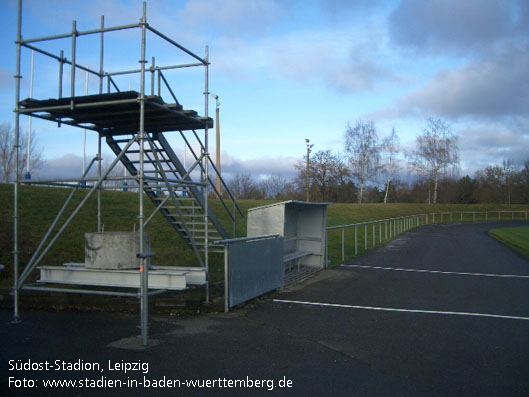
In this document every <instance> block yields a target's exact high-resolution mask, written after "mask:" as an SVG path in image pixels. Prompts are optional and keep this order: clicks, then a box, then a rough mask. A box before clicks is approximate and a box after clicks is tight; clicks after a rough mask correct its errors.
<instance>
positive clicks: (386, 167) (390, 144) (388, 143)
mask: <svg viewBox="0 0 529 397" xmlns="http://www.w3.org/2000/svg"><path fill="white" fill-rule="evenodd" d="M380 154H381V157H382V164H381V167H380V168H381V170H382V172H383V174H384V175H385V179H386V192H385V193H384V203H387V201H388V192H389V185H390V183H391V178H392V176H393V175H394V174H395V173H396V172H397V171H398V170H399V168H400V167H399V164H398V162H397V156H398V154H399V137H398V135H397V132H396V131H395V128H392V129H391V135H390V136H387V137H385V138H384V139H383V140H382V144H381V145H380Z"/></svg>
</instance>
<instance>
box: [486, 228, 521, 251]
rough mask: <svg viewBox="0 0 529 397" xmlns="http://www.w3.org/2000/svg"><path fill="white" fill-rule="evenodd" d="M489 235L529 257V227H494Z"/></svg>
mask: <svg viewBox="0 0 529 397" xmlns="http://www.w3.org/2000/svg"><path fill="white" fill-rule="evenodd" d="M489 235H490V236H492V237H494V238H495V239H496V240H498V241H500V242H502V243H503V244H505V245H506V246H508V247H510V248H512V249H513V250H515V251H518V252H519V253H521V254H522V255H523V256H525V257H526V258H529V227H515V228H508V229H494V230H490V231H489Z"/></svg>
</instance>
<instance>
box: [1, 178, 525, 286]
mask: <svg viewBox="0 0 529 397" xmlns="http://www.w3.org/2000/svg"><path fill="white" fill-rule="evenodd" d="M69 193H70V189H64V188H49V187H36V186H31V187H29V186H20V196H19V230H20V232H19V241H20V244H19V250H20V264H21V268H23V267H24V265H25V264H26V263H27V262H28V261H29V259H30V258H31V255H32V253H33V251H34V250H35V248H36V247H37V245H38V243H39V242H40V239H41V238H42V237H43V236H44V234H45V232H46V230H47V229H48V227H49V225H50V224H51V222H52V221H53V219H54V218H55V216H56V214H57V212H58V211H59V209H60V208H61V206H62V204H63V203H64V201H65V200H66V198H67V196H68V195H69ZM85 194H86V192H83V191H81V192H78V193H77V195H76V197H75V198H74V200H73V201H72V203H71V204H70V207H69V210H67V211H66V213H65V214H64V215H63V218H62V219H66V217H67V216H68V215H69V214H70V213H71V212H72V211H73V209H74V208H75V206H76V205H77V204H78V203H79V202H80V201H81V200H82V198H83V197H84V195H85ZM101 196H102V223H103V225H104V230H105V231H133V230H134V228H135V227H136V228H137V225H138V222H137V215H138V194H137V193H131V192H128V193H124V192H112V191H103V192H102V193H101ZM269 203H271V201H264V200H241V201H239V205H240V207H241V209H242V211H243V213H244V214H245V215H246V213H247V211H248V208H252V207H256V206H260V205H264V204H269ZM210 206H211V207H212V208H213V210H214V212H215V214H216V216H217V217H218V219H219V221H220V223H221V224H222V225H223V227H224V228H225V230H226V231H229V232H230V231H231V230H232V225H231V223H230V218H229V216H228V214H226V213H225V212H224V210H223V208H221V204H220V203H219V202H218V201H217V200H211V201H210ZM153 209H154V206H153V204H152V203H151V202H150V200H148V199H146V200H145V213H146V214H149V213H150V212H151V211H152V210H153ZM494 210H504V211H517V210H522V211H527V210H529V206H528V205H525V206H524V205H512V206H498V205H428V204H361V205H360V204H332V205H331V206H329V211H328V221H327V225H328V226H335V225H344V224H352V223H358V222H366V221H372V220H378V219H385V218H390V217H396V216H403V215H412V214H421V213H422V214H424V213H432V212H441V211H442V212H455V211H494ZM458 220H459V218H458V219H454V221H458ZM464 220H465V221H470V220H472V216H471V215H470V214H466V215H465V219H464ZM479 220H480V219H479ZM439 221H440V218H437V220H436V223H437V222H439ZM444 221H445V222H446V221H449V218H448V217H446V216H445V218H444ZM96 229H97V200H96V196H95V195H94V197H93V198H91V199H90V200H89V201H88V203H87V205H86V206H85V207H84V208H83V210H82V211H81V212H80V213H79V215H78V216H77V217H76V219H75V220H74V221H73V222H72V224H71V225H70V226H69V227H68V228H67V229H66V232H65V233H64V235H63V236H62V237H61V238H60V239H59V240H58V241H57V243H56V244H55V246H54V247H53V248H52V249H51V250H50V252H49V253H48V254H47V256H46V257H45V259H44V261H43V264H46V265H61V264H63V263H65V262H83V261H84V233H86V232H93V231H96ZM146 231H147V232H148V233H150V234H151V250H152V251H153V252H154V253H155V254H156V257H155V258H154V259H153V262H152V263H153V265H180V266H193V265H197V261H196V258H195V257H194V254H193V252H192V251H191V249H189V248H188V247H187V245H186V244H185V243H184V242H183V241H182V240H181V239H180V238H179V237H178V235H176V233H174V231H173V229H172V227H171V226H170V224H169V223H168V222H167V221H166V220H165V219H164V218H163V217H162V216H161V215H156V216H155V217H154V219H153V221H152V222H151V223H150V224H149V226H148V227H147V229H146ZM362 232H363V231H359V234H362ZM378 233H379V230H378V229H377V245H378ZM245 235H246V223H245V220H240V218H239V221H238V224H237V236H238V237H242V236H245ZM341 238H342V237H341V231H340V230H338V231H333V232H330V233H329V259H330V260H331V263H332V264H333V265H334V264H337V263H338V261H339V260H340V258H341ZM353 238H354V230H353V229H348V230H347V231H346V233H345V239H346V256H347V257H351V256H352V255H354V242H353V240H352V239H353ZM363 244H364V243H363V240H361V241H359V246H360V247H359V248H361V247H363ZM368 246H369V248H372V246H373V245H372V233H371V229H369V233H368ZM12 250H13V186H12V185H5V184H0V264H4V265H5V266H6V270H5V271H3V272H1V273H0V280H2V284H3V285H6V284H9V283H10V279H11V278H12ZM362 252H363V250H362V249H359V254H361V253H362ZM210 264H211V266H210V275H211V280H212V281H213V282H215V281H219V280H221V279H222V277H223V268H222V266H223V258H222V256H221V255H220V254H212V255H211V257H210ZM35 277H36V274H35Z"/></svg>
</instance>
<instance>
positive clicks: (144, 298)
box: [13, 0, 243, 344]
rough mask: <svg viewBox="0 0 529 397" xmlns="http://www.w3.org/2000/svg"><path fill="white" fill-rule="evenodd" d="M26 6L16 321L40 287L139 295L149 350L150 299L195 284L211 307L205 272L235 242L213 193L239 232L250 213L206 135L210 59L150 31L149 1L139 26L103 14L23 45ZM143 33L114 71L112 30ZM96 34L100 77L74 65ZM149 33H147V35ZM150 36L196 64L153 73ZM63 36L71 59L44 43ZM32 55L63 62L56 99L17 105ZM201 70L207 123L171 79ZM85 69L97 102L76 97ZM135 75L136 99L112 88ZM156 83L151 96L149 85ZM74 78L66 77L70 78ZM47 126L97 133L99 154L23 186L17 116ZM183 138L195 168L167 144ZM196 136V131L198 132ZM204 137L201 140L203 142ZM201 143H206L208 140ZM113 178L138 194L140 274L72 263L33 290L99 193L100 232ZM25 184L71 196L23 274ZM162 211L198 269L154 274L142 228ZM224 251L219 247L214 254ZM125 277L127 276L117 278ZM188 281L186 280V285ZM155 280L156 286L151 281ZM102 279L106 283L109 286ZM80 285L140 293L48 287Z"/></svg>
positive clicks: (19, 46) (18, 111) (18, 110)
mask: <svg viewBox="0 0 529 397" xmlns="http://www.w3.org/2000/svg"><path fill="white" fill-rule="evenodd" d="M21 22H22V1H21V0H19V1H18V21H17V40H16V54H17V55H16V74H15V81H16V91H15V128H14V129H15V164H16V167H17V169H16V174H15V175H16V176H15V181H14V214H13V215H14V249H13V265H14V286H13V290H14V321H19V294H20V291H21V290H23V289H39V290H45V291H58V290H59V291H65V292H76V293H79V292H81V293H93V294H108V295H118V296H137V297H138V298H139V299H140V308H141V337H142V341H143V344H147V343H148V299H149V296H150V295H154V294H158V293H162V292H165V291H167V290H171V289H173V290H175V289H176V290H178V289H182V288H185V287H186V285H188V284H204V285H205V287H206V300H209V288H208V281H209V277H208V270H209V254H210V252H212V250H214V249H215V247H214V246H213V245H212V242H213V241H215V240H221V239H225V238H227V237H228V234H227V232H226V231H225V230H224V229H223V227H222V226H221V224H220V223H219V221H218V219H217V217H216V216H215V214H214V213H213V212H212V210H211V208H210V206H209V204H208V198H209V197H208V196H209V195H210V193H211V192H212V194H213V195H214V196H216V198H218V199H219V201H220V202H221V204H222V207H223V208H224V210H226V212H227V213H228V214H229V216H230V217H231V219H232V221H233V226H234V232H235V224H236V218H237V216H238V214H239V215H240V216H241V217H242V216H243V214H242V212H241V210H240V208H239V206H238V205H237V203H236V202H235V199H234V197H233V196H232V195H231V193H230V192H229V190H228V188H227V186H226V184H225V183H224V180H222V178H221V176H220V174H219V173H218V172H217V169H216V168H215V165H214V164H213V162H212V160H211V158H210V155H209V146H208V130H209V129H210V128H212V126H213V121H212V119H211V118H210V117H209V116H208V97H209V95H210V94H209V81H208V78H209V77H208V76H209V56H208V48H207V47H206V51H205V56H204V57H201V56H198V55H196V54H195V53H193V52H191V51H190V50H188V49H186V48H185V47H183V46H181V45H180V44H178V43H177V42H176V41H174V40H173V39H171V38H169V37H168V36H166V35H164V34H163V33H161V32H160V31H158V30H156V29H155V28H154V27H152V26H151V25H149V24H148V22H147V16H146V4H145V3H143V13H142V17H141V19H140V20H139V22H138V23H134V24H130V25H124V26H114V27H106V26H105V23H104V17H101V25H100V28H98V29H92V30H86V31H81V30H77V27H76V21H73V23H72V31H71V32H68V33H65V34H60V35H55V36H48V37H40V38H33V39H23V38H22V23H21ZM129 29H139V30H140V31H141V42H140V43H139V44H140V50H141V58H140V60H139V64H140V68H139V69H133V70H121V71H108V70H106V69H105V65H104V59H103V58H104V44H105V35H108V34H111V33H112V32H116V31H122V30H129ZM93 35H99V38H100V48H99V50H100V53H99V70H92V69H90V68H89V67H86V66H82V65H79V64H78V63H76V53H77V52H78V48H77V46H78V38H79V37H81V36H93ZM148 35H149V36H148ZM150 35H154V36H156V37H157V38H159V39H161V40H162V41H164V42H166V43H168V44H169V45H170V46H171V47H172V49H173V50H174V51H176V52H180V53H181V54H182V53H183V54H185V56H186V57H189V58H190V59H191V60H192V61H191V62H190V63H185V64H177V65H163V66H162V65H156V64H155V59H154V58H152V63H151V65H150V66H148V65H147V60H146V42H147V38H148V37H150ZM59 39H67V40H71V52H70V58H68V57H66V56H65V55H64V51H63V50H61V51H60V53H59V54H54V53H52V52H51V51H49V50H44V49H42V48H40V47H38V46H37V45H39V44H41V43H43V42H50V41H54V40H59ZM23 49H29V50H32V51H34V52H37V53H40V54H42V55H44V56H45V57H48V58H51V59H52V60H55V61H56V62H57V66H58V80H57V81H58V84H57V92H58V96H57V97H56V98H52V99H35V98H27V99H24V100H21V98H20V91H21V87H20V85H21V84H20V80H21V78H22V75H21V52H22V50H23ZM65 66H66V67H67V68H69V72H70V75H69V76H67V75H66V73H65V70H64V69H65ZM194 67H202V68H203V69H204V91H203V95H204V114H203V116H200V115H198V114H197V112H195V111H193V110H186V109H184V108H183V107H182V106H181V105H180V103H179V102H178V100H177V98H176V96H175V94H174V92H173V90H172V88H171V87H170V85H169V83H168V80H167V78H166V76H165V75H164V72H167V71H169V70H176V69H181V68H194ZM79 70H82V71H85V72H87V73H89V74H91V75H93V76H96V77H97V79H98V81H99V92H98V93H97V94H95V95H79V93H77V92H76V91H75V79H76V71H79ZM122 75H137V76H138V78H139V86H140V89H139V92H138V91H133V90H130V89H129V90H128V91H121V90H120V88H119V87H118V85H117V84H116V82H115V77H116V76H122ZM149 77H150V92H149V91H147V90H146V85H147V83H148V79H149ZM64 79H69V83H70V84H69V85H70V92H69V93H68V95H67V96H63V80H64ZM67 81H68V80H67ZM162 90H163V91H164V92H165V93H167V92H168V93H169V98H170V101H169V102H166V101H165V100H164V96H163V95H162ZM21 115H26V116H31V117H36V118H40V119H43V120H47V121H49V122H52V123H56V124H57V125H58V126H59V127H60V126H61V125H63V124H64V125H69V126H74V127H79V128H82V129H88V130H92V131H95V132H96V133H97V134H98V155H97V156H96V157H95V158H94V159H92V161H91V162H90V163H89V165H88V167H87V168H86V170H85V171H84V174H83V175H82V176H81V177H79V178H73V179H60V180H59V179H47V180H43V179H41V180H20V179H19V174H20V172H19V169H18V167H19V161H18V157H19V155H20V153H19V135H20V127H19V125H20V116H21ZM169 131H176V132H178V133H179V134H180V136H181V137H182V138H183V141H184V142H185V145H186V146H187V150H189V151H190V153H191V154H192V155H193V157H194V159H195V161H194V163H193V164H191V165H190V166H187V167H186V166H185V165H184V163H185V162H184V163H182V162H181V161H180V159H179V157H178V156H177V154H176V153H175V151H174V150H173V148H172V147H171V145H170V144H169V142H168V140H167V138H166V136H165V133H166V132H169ZM197 131H198V132H197ZM202 134H203V135H202ZM201 138H202V139H201ZM102 141H105V142H106V143H107V144H108V146H109V147H110V149H111V150H112V151H113V152H114V153H115V155H116V158H115V159H114V160H113V162H112V163H111V165H110V166H109V168H108V169H106V170H105V171H104V172H103V171H102V166H101V146H102ZM193 142H194V144H195V145H197V144H198V145H199V147H200V152H199V153H198V152H195V151H194V150H193V145H192V143H193ZM119 162H121V164H123V166H124V167H125V169H126V170H127V176H122V177H116V176H110V172H111V171H112V169H113V168H114V167H115V166H116V164H118V163H119ZM95 165H97V171H98V172H97V177H93V178H89V177H87V175H88V173H89V170H90V169H91V168H92V167H93V166H95ZM198 171H199V172H200V180H198V181H194V180H193V179H192V176H191V175H192V173H193V172H195V173H198ZM211 171H213V174H214V177H213V178H215V177H216V178H218V179H220V181H221V183H222V184H223V185H224V190H225V192H226V193H227V197H228V199H226V200H225V199H224V198H223V197H221V194H220V192H219V191H218V190H217V188H216V187H215V181H214V179H213V178H212V175H211V174H212V172H211ZM106 180H119V181H124V182H125V181H131V182H133V183H136V184H137V188H138V200H139V207H138V221H139V229H138V233H139V241H140V242H139V246H140V247H142V248H141V249H140V252H138V253H137V257H138V258H139V260H140V266H139V269H136V270H123V271H107V272H106V273H101V272H100V273H97V272H96V271H94V270H93V269H86V268H84V267H83V266H82V265H79V264H71V265H70V266H59V267H50V266H49V267H46V266H42V267H41V268H40V271H41V273H40V275H41V280H40V283H38V284H36V285H28V284H27V283H26V281H27V280H28V277H29V276H30V274H31V273H32V272H33V271H34V270H35V269H36V268H37V266H38V265H39V264H40V263H41V262H42V260H43V259H44V257H45V255H46V253H47V252H48V251H49V250H50V248H51V247H52V246H53V245H54V243H55V242H56V241H57V239H58V238H59V237H60V236H61V235H62V234H63V233H64V231H65V230H66V228H67V227H68V226H69V225H70V223H71V222H72V220H73V219H74V218H75V217H76V215H77V214H78V213H79V211H80V210H81V208H82V207H83V206H84V205H85V204H86V202H87V201H88V200H89V199H90V198H92V197H93V196H97V202H98V215H97V217H98V219H97V220H98V222H97V225H98V226H97V232H101V231H102V225H101V205H102V203H101V195H100V192H101V190H102V189H104V184H103V182H104V181H106ZM21 183H24V184H40V185H52V186H53V185H60V186H69V187H71V188H72V190H71V193H70V196H69V197H68V199H67V200H66V202H65V203H64V205H63V207H62V208H61V210H60V211H59V212H58V214H57V216H56V218H55V220H54V221H53V223H52V224H51V226H50V228H49V230H48V232H47V233H46V234H45V236H44V237H43V238H42V241H41V242H40V244H39V245H38V247H37V249H36V251H35V252H34V254H33V256H32V258H31V259H30V261H29V262H28V263H27V264H25V267H24V269H23V271H21V272H20V263H19V241H20V240H19V186H20V184H21ZM81 188H84V189H87V191H88V192H87V194H86V196H85V197H84V198H83V199H82V200H81V202H80V203H79V204H78V206H77V207H76V208H75V209H74V210H73V212H72V213H71V215H70V216H69V217H68V218H67V219H66V220H63V221H61V217H62V215H63V213H64V212H65V210H66V208H67V207H68V205H69V204H70V202H71V200H72V198H73V196H74V194H75V193H76V192H77V191H78V190H79V189H81ZM145 198H147V199H148V200H151V201H152V202H153V203H155V210H154V211H153V212H152V213H150V214H146V213H145V211H144V200H145ZM156 214H161V215H162V216H163V217H164V218H165V219H166V220H167V221H168V222H169V223H170V224H171V226H172V228H173V229H174V232H175V233H177V234H178V235H179V236H180V237H181V238H182V239H183V240H184V241H185V242H186V243H187V244H188V245H189V247H190V248H191V249H192V250H193V252H194V254H195V256H196V258H197V262H198V264H199V266H200V268H199V269H197V268H190V269H187V268H178V269H175V268H161V267H158V268H153V267H151V266H150V260H151V258H152V257H153V256H154V253H152V252H150V249H149V248H148V245H147V244H145V236H146V233H145V227H146V226H147V225H148V224H149V223H150V222H151V220H152V219H153V217H154V216H155V215H156ZM217 249H218V248H217ZM120 272H121V273H120ZM182 277H183V278H182ZM150 278H151V279H152V282H151V281H150V280H149V279H150ZM102 280H103V281H102ZM47 283H53V284H57V283H59V284H61V283H62V284H82V285H85V286H86V285H88V286H96V287H97V286H101V285H106V286H111V287H128V288H137V289H138V293H126V292H122V290H121V292H120V290H119V288H118V289H117V290H113V291H102V290H101V289H97V288H92V289H72V288H55V287H49V286H47V285H46V284H47Z"/></svg>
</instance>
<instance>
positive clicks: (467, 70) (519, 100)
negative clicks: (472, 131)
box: [399, 45, 529, 119]
mask: <svg viewBox="0 0 529 397" xmlns="http://www.w3.org/2000/svg"><path fill="white" fill-rule="evenodd" d="M528 50H529V46H527V45H524V46H519V47H512V48H509V49H508V50H506V51H503V52H502V53H500V54H499V55H497V56H496V57H493V58H489V59H486V60H479V61H475V62H471V63H469V64H468V65H466V66H464V67H462V68H459V69H454V70H444V71H441V72H439V73H437V74H436V75H435V76H434V78H433V79H432V80H431V81H430V82H429V83H428V84H426V85H425V86H424V87H422V88H420V89H418V90H416V91H414V92H412V93H410V94H409V95H408V96H407V97H406V98H404V99H403V100H402V101H401V103H400V104H399V113H400V114H422V115H425V114H432V113H434V114H437V115H439V116H442V117H448V118H452V119H457V118H462V117H463V118H464V117H467V118H474V119H493V118H498V117H499V118H507V117H526V113H527V103H529V84H528V81H529V80H528V70H529V51H528Z"/></svg>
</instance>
